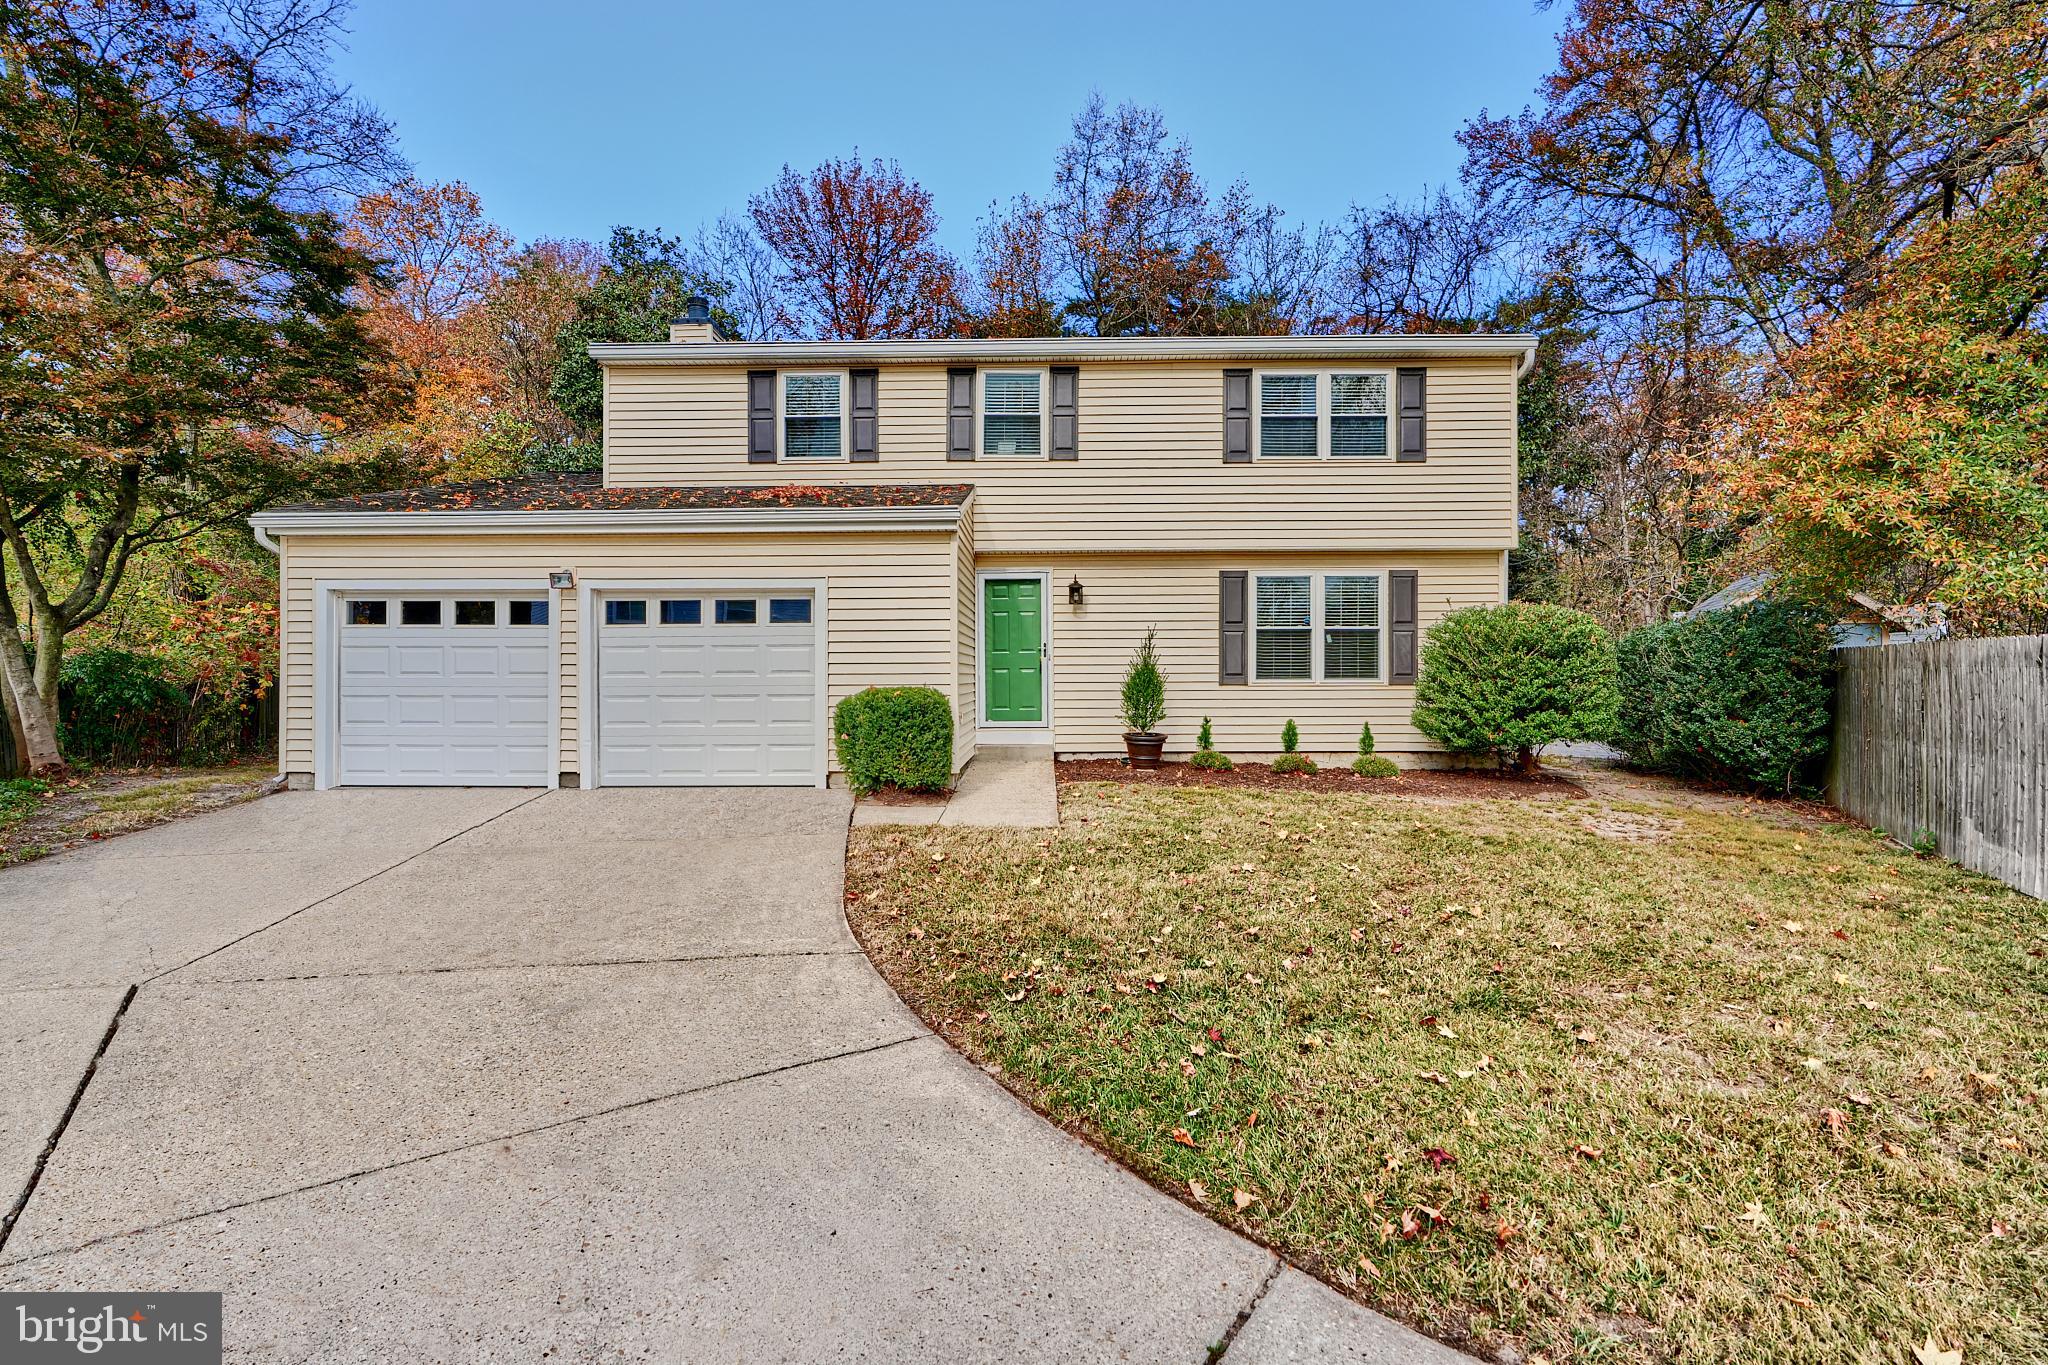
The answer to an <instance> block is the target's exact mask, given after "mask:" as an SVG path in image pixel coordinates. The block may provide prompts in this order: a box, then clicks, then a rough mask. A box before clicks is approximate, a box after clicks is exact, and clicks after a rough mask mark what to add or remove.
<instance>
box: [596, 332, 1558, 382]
mask: <svg viewBox="0 0 2048 1365" xmlns="http://www.w3.org/2000/svg"><path fill="white" fill-rule="evenodd" d="M589 352H590V358H591V359H593V360H595V361H597V362H598V363H599V364H601V365H754V366H761V367H771V366H772V367H776V368H780V367H784V366H797V365H864V364H876V363H882V362H887V363H894V364H904V363H914V362H923V363H926V364H935V363H939V362H942V361H961V362H968V361H972V362H976V363H984V362H985V363H990V364H1009V363H1019V364H1021V363H1026V362H1029V363H1033V364H1053V365H1059V364H1066V363H1071V362H1074V361H1080V360H1088V361H1105V360H1200V361H1209V362H1216V363H1227V362H1230V361H1235V360H1242V361H1246V362H1255V361H1274V360H1359V359H1364V358H1367V357H1371V358H1375V359H1377V358H1394V357H1401V358H1413V359H1417V360H1447V359H1456V358H1460V357H1473V356H1480V357H1484V356H1498V357H1501V358H1503V359H1506V358H1512V359H1514V360H1515V361H1517V362H1518V363H1517V367H1516V373H1517V374H1521V373H1524V372H1526V371H1527V370H1528V368H1529V365H1530V364H1531V363H1532V362H1533V361H1534V359H1535V357H1536V338H1535V337H1533V336H1529V335H1526V334H1524V333H1512V334H1502V335H1498V336H1489V335H1479V334H1469V333H1459V334H1448V335H1430V334H1421V335H1409V334H1406V333H1375V334H1373V335H1370V336H1308V337H1300V336H1286V337H1039V338H1027V339H1023V340H1011V339H1006V338H1004V339H971V338H970V339H946V340H932V341H695V342H691V341H682V342H672V341H655V342H594V343H592V344H591V346H590V347H589Z"/></svg>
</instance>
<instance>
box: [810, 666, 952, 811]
mask: <svg viewBox="0 0 2048 1365" xmlns="http://www.w3.org/2000/svg"><path fill="white" fill-rule="evenodd" d="M832 737H833V740H834V741H835V743H836V744H837V746H838V749H839V766H840V767H841V768H842V769H844V770H845V772H846V785H847V786H849V787H851V788H852V789H853V790H854V791H856V792H871V791H874V790H875V789H876V788H878V787H885V786H886V787H901V788H903V789H905V790H906V791H944V790H945V788H946V784H947V783H948V782H950V781H951V780H952V777H953V706H952V703H950V702H948V701H947V700H946V697H945V694H944V693H942V692H939V691H937V690H936V689H933V688H930V687H870V688H868V689H866V690H865V691H861V692H856V693H854V694H853V695H852V696H850V697H848V698H846V699H845V700H844V701H842V702H840V703H839V705H838V706H837V707H836V708H834V710H833V712H832Z"/></svg>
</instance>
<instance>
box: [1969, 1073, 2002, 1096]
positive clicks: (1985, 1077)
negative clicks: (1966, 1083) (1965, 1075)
mask: <svg viewBox="0 0 2048 1365" xmlns="http://www.w3.org/2000/svg"><path fill="white" fill-rule="evenodd" d="M1970 1089H1971V1090H1972V1091H1974V1092H1976V1094H1977V1095H1979V1096H1980V1097H1984V1098H1989V1097H1990V1096H1992V1095H1996V1094H1997V1093H1998V1092H1999V1091H2001V1090H2003V1089H2005V1079H2004V1077H2002V1076H1999V1075H1998V1074H1997V1073H1995V1072H1991V1071H1972V1072H1971V1073H1970Z"/></svg>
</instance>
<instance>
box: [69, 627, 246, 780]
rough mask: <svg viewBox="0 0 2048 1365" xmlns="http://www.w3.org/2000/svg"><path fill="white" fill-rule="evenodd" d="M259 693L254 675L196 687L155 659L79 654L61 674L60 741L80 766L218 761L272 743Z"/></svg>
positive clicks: (111, 651) (101, 651)
mask: <svg viewBox="0 0 2048 1365" xmlns="http://www.w3.org/2000/svg"><path fill="white" fill-rule="evenodd" d="M262 692H263V689H262V688H261V687H260V686H259V680H258V679H256V678H255V677H253V676H245V677H242V678H239V679H236V680H234V682H233V684H232V685H230V686H228V687H225V688H222V687H218V686H216V687H198V686H195V685H188V684H186V683H182V682H180V681H178V680H177V678H175V677H174V676H173V675H172V672H171V667H170V665H169V664H168V663H167V662H166V661H165V660H163V659H160V658H158V657H157V656H155V655H152V654H139V653H136V652H134V651H132V650H126V649H115V648H112V647H108V646H98V647H94V648H91V649H81V650H77V651H75V652H74V653H71V654H67V655H66V656H65V657H64V664H63V667H62V669H60V670H59V672H58V676H57V712H58V725H59V726H60V732H59V740H60V742H61V743H62V745H63V748H64V753H65V755H66V757H68V758H71V759H73V760H75V761H78V762H82V763H140V762H149V763H218V762H222V761H225V760H226V759H229V758H232V757H234V756H235V755H237V754H241V753H248V752H252V751H255V750H260V749H262V748H264V747H266V746H267V745H268V744H269V742H270V740H271V738H272V736H271V733H270V726H271V724H272V723H273V721H274V719H275V713H274V708H271V707H269V706H267V705H264V704H262V700H261V697H262Z"/></svg>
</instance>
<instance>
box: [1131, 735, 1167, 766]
mask: <svg viewBox="0 0 2048 1365" xmlns="http://www.w3.org/2000/svg"><path fill="white" fill-rule="evenodd" d="M1165 747H1166V736H1165V735H1147V734H1141V733H1139V732H1138V731H1136V730H1126V731H1124V752H1125V753H1126V754H1128V755H1130V759H1131V766H1132V767H1133V768H1156V767H1158V766H1159V754H1160V751H1161V750H1162V749H1164V748H1165Z"/></svg>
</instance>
